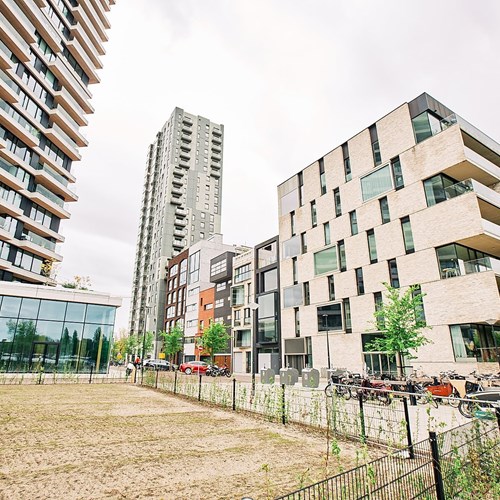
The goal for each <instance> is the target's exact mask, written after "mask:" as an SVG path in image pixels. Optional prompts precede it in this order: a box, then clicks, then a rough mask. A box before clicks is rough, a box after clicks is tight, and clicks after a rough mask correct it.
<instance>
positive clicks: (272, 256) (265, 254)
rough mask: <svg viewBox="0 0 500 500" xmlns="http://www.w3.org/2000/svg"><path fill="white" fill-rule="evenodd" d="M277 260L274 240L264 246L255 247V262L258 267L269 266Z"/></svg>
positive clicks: (276, 246)
mask: <svg viewBox="0 0 500 500" xmlns="http://www.w3.org/2000/svg"><path fill="white" fill-rule="evenodd" d="M277 261H278V245H277V244H276V242H275V241H273V242H272V243H269V245H266V246H265V247H261V248H258V249H257V262H258V265H259V269H260V268H262V267H266V266H270V265H271V264H274V263H275V262H277Z"/></svg>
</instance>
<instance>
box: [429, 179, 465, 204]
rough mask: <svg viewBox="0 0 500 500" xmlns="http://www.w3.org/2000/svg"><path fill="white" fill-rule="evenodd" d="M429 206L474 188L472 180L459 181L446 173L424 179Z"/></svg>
mask: <svg viewBox="0 0 500 500" xmlns="http://www.w3.org/2000/svg"><path fill="white" fill-rule="evenodd" d="M424 190H425V199H426V200H427V206H428V207H431V206H432V205H436V204H437V203H441V202H443V201H446V200H449V199H451V198H455V197H457V196H460V195H461V194H464V193H467V192H469V191H472V190H473V187H472V183H471V182H470V180H466V181H462V182H457V181H456V180H455V179H452V178H451V177H448V176H447V175H444V174H438V175H435V176H434V177H431V178H430V179H427V180H425V181H424Z"/></svg>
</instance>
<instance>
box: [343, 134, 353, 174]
mask: <svg viewBox="0 0 500 500" xmlns="http://www.w3.org/2000/svg"><path fill="white" fill-rule="evenodd" d="M342 156H343V158H344V175H345V181H346V182H348V181H350V180H351V179H352V173H351V161H350V160H349V146H348V145H347V142H346V143H345V144H342Z"/></svg>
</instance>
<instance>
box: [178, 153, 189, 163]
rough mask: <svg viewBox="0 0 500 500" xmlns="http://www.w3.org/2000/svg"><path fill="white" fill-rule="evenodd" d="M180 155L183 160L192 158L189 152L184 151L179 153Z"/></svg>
mask: <svg viewBox="0 0 500 500" xmlns="http://www.w3.org/2000/svg"><path fill="white" fill-rule="evenodd" d="M179 157H180V159H181V160H184V161H189V160H190V159H191V157H190V156H189V154H188V153H184V152H181V153H180V154H179Z"/></svg>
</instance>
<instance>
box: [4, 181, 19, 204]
mask: <svg viewBox="0 0 500 500" xmlns="http://www.w3.org/2000/svg"><path fill="white" fill-rule="evenodd" d="M0 198H2V199H4V200H5V201H7V202H9V203H10V204H11V205H14V206H15V207H16V208H19V206H20V205H21V195H20V194H19V193H16V192H15V191H14V190H13V189H6V188H4V187H3V186H0Z"/></svg>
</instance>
